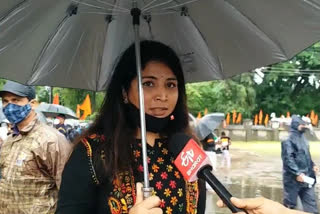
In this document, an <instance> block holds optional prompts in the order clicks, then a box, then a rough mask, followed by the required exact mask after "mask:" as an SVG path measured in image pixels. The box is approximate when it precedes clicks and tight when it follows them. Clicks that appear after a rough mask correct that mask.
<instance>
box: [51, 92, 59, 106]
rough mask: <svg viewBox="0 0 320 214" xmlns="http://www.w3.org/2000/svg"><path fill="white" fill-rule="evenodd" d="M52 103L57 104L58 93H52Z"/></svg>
mask: <svg viewBox="0 0 320 214" xmlns="http://www.w3.org/2000/svg"><path fill="white" fill-rule="evenodd" d="M52 104H57V105H59V94H55V95H54V98H53V101H52Z"/></svg>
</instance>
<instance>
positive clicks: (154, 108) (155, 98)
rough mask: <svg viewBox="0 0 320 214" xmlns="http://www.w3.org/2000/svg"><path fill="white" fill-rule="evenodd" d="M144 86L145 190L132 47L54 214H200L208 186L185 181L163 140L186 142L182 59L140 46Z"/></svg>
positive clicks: (69, 168) (164, 49)
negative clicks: (147, 192)
mask: <svg viewBox="0 0 320 214" xmlns="http://www.w3.org/2000/svg"><path fill="white" fill-rule="evenodd" d="M140 46H141V63H142V78H143V79H142V83H143V90H144V101H145V112H146V115H145V116H146V129H147V133H146V138H147V148H148V166H149V180H150V186H152V187H154V195H155V196H152V197H150V198H148V199H146V200H142V198H141V190H140V184H138V186H137V184H136V183H137V182H141V181H142V180H143V167H142V156H141V154H142V148H141V140H140V139H141V136H140V129H139V126H140V118H139V98H138V83H137V75H136V61H135V49H134V45H131V46H130V47H129V48H128V49H127V50H126V51H125V52H124V53H123V55H122V56H121V58H120V59H119V62H118V63H117V65H116V67H115V71H114V73H113V76H112V79H111V82H110V84H109V86H108V89H107V91H106V97H105V100H104V104H103V105H102V108H101V110H100V114H99V116H98V117H97V119H96V121H95V123H94V124H93V125H92V127H91V128H90V129H89V131H88V132H87V133H86V134H85V135H84V137H83V138H81V140H80V143H79V144H78V146H77V147H76V148H75V150H74V152H73V154H72V155H71V157H70V160H69V161H68V163H67V164H66V166H65V169H64V172H63V176H62V184H61V189H60V192H59V201H58V208H57V213H59V214H60V213H63V214H73V213H77V214H79V213H103V214H106V213H112V214H115V213H130V214H134V213H162V212H163V213H167V214H170V213H204V209H205V185H204V183H202V182H201V181H198V182H193V183H189V182H186V181H185V180H184V179H183V177H182V175H181V174H180V172H179V171H178V169H177V168H176V167H175V166H174V164H173V157H172V156H171V154H170V152H168V148H167V139H168V138H170V136H171V135H172V134H174V133H176V132H184V133H186V134H189V135H191V131H190V128H189V123H188V111H187V106H186V92H185V82H184V77H183V72H182V67H181V64H180V61H179V58H178V57H177V55H176V54H175V53H174V51H173V50H172V49H171V48H169V47H168V46H166V45H164V44H161V43H159V42H155V41H142V42H141V43H140Z"/></svg>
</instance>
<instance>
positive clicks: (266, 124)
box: [264, 114, 269, 126]
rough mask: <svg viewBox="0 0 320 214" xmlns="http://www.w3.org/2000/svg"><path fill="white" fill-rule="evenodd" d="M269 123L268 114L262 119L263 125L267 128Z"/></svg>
mask: <svg viewBox="0 0 320 214" xmlns="http://www.w3.org/2000/svg"><path fill="white" fill-rule="evenodd" d="M268 123H269V114H267V115H266V117H265V118H264V125H265V126H268Z"/></svg>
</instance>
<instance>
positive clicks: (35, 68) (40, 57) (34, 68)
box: [30, 15, 69, 80]
mask: <svg viewBox="0 0 320 214" xmlns="http://www.w3.org/2000/svg"><path fill="white" fill-rule="evenodd" d="M68 17H69V16H68V15H67V16H65V17H64V18H63V19H62V21H61V22H60V23H59V25H58V27H57V28H56V31H55V32H54V33H53V35H52V36H51V37H50V38H49V39H48V41H47V42H46V44H45V45H44V47H43V49H42V50H41V52H40V55H39V56H38V58H37V60H36V61H35V63H34V65H33V68H32V71H33V73H32V75H31V78H30V80H32V79H33V77H34V75H35V73H36V70H37V68H38V66H39V63H40V62H41V59H42V56H43V54H44V53H45V52H46V50H47V48H48V47H49V45H50V43H51V41H52V39H53V38H54V37H55V35H57V32H58V31H59V30H60V28H61V26H62V25H63V23H64V22H65V21H66V19H67V18H68Z"/></svg>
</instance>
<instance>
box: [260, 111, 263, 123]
mask: <svg viewBox="0 0 320 214" xmlns="http://www.w3.org/2000/svg"><path fill="white" fill-rule="evenodd" d="M262 119H263V112H262V110H261V109H260V112H259V125H261V124H262Z"/></svg>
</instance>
